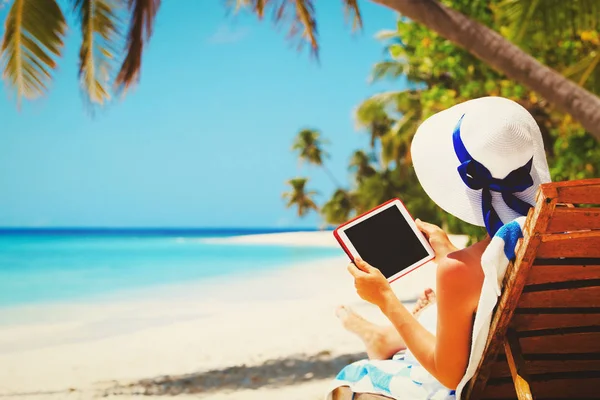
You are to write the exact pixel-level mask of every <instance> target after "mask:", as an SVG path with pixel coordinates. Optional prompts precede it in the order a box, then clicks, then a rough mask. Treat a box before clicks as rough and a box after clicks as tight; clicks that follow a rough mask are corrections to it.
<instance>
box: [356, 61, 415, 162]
mask: <svg viewBox="0 0 600 400" xmlns="http://www.w3.org/2000/svg"><path fill="white" fill-rule="evenodd" d="M398 64H400V63H399V62H398ZM378 66H379V64H376V65H375V67H374V74H375V73H377V71H378ZM419 92H420V91H419V90H417V89H406V90H402V91H392V92H384V93H379V94H376V95H374V96H372V97H370V98H368V99H366V100H365V101H363V102H362V103H361V104H360V105H359V106H358V108H357V109H356V111H355V113H354V118H355V120H356V121H357V125H358V127H363V128H366V129H367V130H369V127H371V126H372V125H373V124H374V123H377V124H379V126H380V131H379V133H378V134H377V137H378V139H379V141H380V142H381V151H380V154H381V159H380V163H381V166H382V167H383V168H384V169H385V168H387V167H388V165H389V164H390V163H391V162H396V163H401V162H402V161H404V162H410V151H409V150H410V143H411V141H412V138H413V136H414V134H415V132H416V130H417V127H418V126H419V124H420V123H421V121H422V113H421V110H422V108H423V107H422V105H421V102H420V101H421V100H420V98H419V96H420V93H419ZM375 110H376V111H375ZM369 133H370V134H371V140H372V141H373V136H374V134H373V131H372V130H369Z"/></svg>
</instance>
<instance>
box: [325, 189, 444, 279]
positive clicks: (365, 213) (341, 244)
mask: <svg viewBox="0 0 600 400" xmlns="http://www.w3.org/2000/svg"><path fill="white" fill-rule="evenodd" d="M396 200H398V201H399V202H400V203H401V204H402V206H403V207H404V208H406V206H405V205H404V203H403V202H402V200H400V199H399V198H397V197H396V198H394V199H390V200H388V201H386V202H385V203H383V204H380V205H378V206H377V207H375V208H372V209H370V210H369V211H367V212H364V213H362V214H360V215H357V216H356V217H354V218H352V219H351V220H350V221H346V222H344V223H343V224H341V225H340V226H338V227H337V228H335V229H334V231H333V236H334V237H335V239H336V240H337V241H338V243H339V244H340V246H342V249H344V252H345V253H346V255H347V256H348V258H350V261H352V262H354V257H352V254H351V253H350V250H348V248H347V247H346V245H345V244H344V242H343V241H342V239H341V238H340V235H339V233H338V230H339V229H341V228H343V227H344V226H346V225H348V224H349V223H351V222H353V221H356V220H357V219H359V218H361V217H363V216H365V215H367V214H369V213H371V212H373V211H375V210H378V209H380V208H382V207H385V206H387V205H388V204H390V203H392V202H394V201H396ZM408 215H410V213H408ZM410 219H412V220H413V222H414V219H413V217H412V215H410ZM426 239H427V238H426ZM431 260H433V258H428V259H425V261H423V262H422V263H421V264H419V265H417V266H416V267H415V268H413V269H411V270H410V271H408V272H406V273H404V274H402V275H399V276H397V277H395V278H394V279H393V280H391V281H390V283H391V282H394V281H395V280H397V279H399V278H402V277H403V276H405V275H407V274H409V273H411V272H412V271H414V270H416V269H417V268H419V267H421V266H423V265H425V264H427V263H428V262H429V261H431ZM374 267H377V266H376V265H374Z"/></svg>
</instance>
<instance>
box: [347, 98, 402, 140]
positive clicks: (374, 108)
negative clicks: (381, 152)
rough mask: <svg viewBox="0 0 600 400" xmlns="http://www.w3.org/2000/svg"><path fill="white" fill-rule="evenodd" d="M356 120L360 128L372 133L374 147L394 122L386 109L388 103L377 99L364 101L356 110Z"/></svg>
mask: <svg viewBox="0 0 600 400" xmlns="http://www.w3.org/2000/svg"><path fill="white" fill-rule="evenodd" d="M354 120H355V122H356V127H357V128H358V129H366V130H367V131H368V132H369V134H370V135H371V141H370V143H371V147H372V148H373V147H375V144H376V143H377V141H378V140H379V139H381V137H382V136H384V135H385V134H386V133H388V132H389V130H390V128H391V126H392V122H393V121H392V120H391V119H390V117H389V115H388V113H387V111H386V104H385V103H383V102H375V101H372V102H368V101H365V102H363V103H362V104H361V105H360V106H359V107H358V108H357V109H356V110H355V112H354Z"/></svg>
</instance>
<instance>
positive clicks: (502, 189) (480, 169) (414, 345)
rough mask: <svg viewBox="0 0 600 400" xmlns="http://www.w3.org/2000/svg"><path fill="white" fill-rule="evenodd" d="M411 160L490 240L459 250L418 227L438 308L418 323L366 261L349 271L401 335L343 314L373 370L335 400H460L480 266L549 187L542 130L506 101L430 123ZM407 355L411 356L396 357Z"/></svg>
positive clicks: (489, 100)
mask: <svg viewBox="0 0 600 400" xmlns="http://www.w3.org/2000/svg"><path fill="white" fill-rule="evenodd" d="M411 155H412V160H413V164H414V168H415V172H416V174H417V177H418V179H419V182H420V184H421V185H422V186H423V189H424V190H425V192H426V193H427V195H428V196H429V197H431V199H432V200H433V201H434V202H435V203H436V204H437V205H438V206H440V207H441V208H442V209H444V210H445V211H447V212H448V213H450V214H453V215H454V216H456V217H458V218H460V219H462V220H464V221H466V222H468V223H471V224H474V225H479V226H485V227H486V230H487V232H488V234H489V235H488V236H487V237H486V238H485V239H484V240H482V241H480V242H478V243H476V244H474V245H472V246H470V247H468V248H466V249H463V250H458V249H456V248H455V247H454V246H453V245H452V244H451V243H450V241H449V240H448V236H447V235H446V234H445V233H444V231H442V230H441V229H440V228H438V227H437V226H435V225H431V224H428V223H425V222H422V221H419V220H417V226H418V227H419V229H420V230H421V231H423V233H424V234H425V236H426V237H427V239H428V240H429V243H430V244H431V246H432V248H433V249H434V251H435V253H436V257H435V260H434V262H436V263H437V272H436V305H435V306H434V307H430V309H431V310H429V309H428V310H424V311H423V312H422V313H421V315H420V316H419V318H418V319H417V318H416V317H415V316H414V315H413V314H412V313H411V312H409V311H408V310H407V309H406V307H405V306H404V305H403V304H402V302H400V300H398V298H397V297H396V295H395V294H394V292H393V291H392V289H391V288H390V285H389V283H388V282H387V280H386V278H385V277H384V276H383V275H382V274H381V272H379V270H378V269H377V268H376V267H377V266H371V265H369V264H368V263H366V262H365V261H363V260H360V259H356V260H354V262H353V263H351V264H350V265H349V266H348V271H349V272H350V273H351V274H352V276H353V277H354V280H355V286H356V290H357V292H358V294H359V296H360V297H361V298H363V299H364V300H366V301H368V302H370V303H372V304H374V305H376V306H378V307H379V308H380V309H381V311H382V312H383V313H384V315H385V316H386V317H387V318H388V319H389V321H390V322H391V324H392V326H391V327H381V326H376V325H374V324H371V323H369V322H368V321H365V320H364V319H362V318H361V317H359V316H358V315H356V314H354V313H353V312H351V311H350V310H348V309H346V308H344V307H342V308H340V309H339V310H338V316H339V317H340V319H341V320H342V322H343V324H344V326H346V328H347V329H349V330H350V331H352V332H354V333H356V334H357V335H359V336H360V337H361V339H362V340H363V341H364V342H365V344H366V347H367V352H368V355H369V358H370V361H368V362H367V361H360V362H358V363H355V364H352V365H350V366H348V367H346V368H344V369H343V370H342V371H341V372H340V374H339V375H338V379H337V381H336V382H337V383H338V386H339V387H338V388H337V389H335V390H334V391H333V392H332V394H333V398H334V399H335V398H340V399H342V398H352V393H353V392H363V391H369V392H375V393H379V394H383V395H387V396H391V397H394V398H406V399H411V400H412V399H418V398H423V399H429V398H436V399H437V398H454V389H456V387H457V386H458V385H459V382H461V380H462V378H463V375H464V374H465V370H466V368H467V365H468V362H469V353H470V344H471V335H472V330H473V320H474V316H475V313H476V311H477V304H478V301H479V297H480V294H481V288H482V283H483V277H484V275H483V272H482V268H481V256H482V254H483V253H484V251H485V250H486V247H487V245H488V244H489V243H490V240H491V239H490V237H491V236H493V235H494V234H495V233H496V232H497V231H498V229H499V228H500V227H501V226H502V225H503V224H504V223H507V222H509V221H512V220H514V219H515V218H517V217H519V216H523V215H526V214H527V211H528V210H529V208H530V207H531V205H532V204H534V199H535V193H536V190H537V187H538V186H539V184H540V183H544V182H549V181H550V174H549V171H548V164H547V161H546V156H545V152H544V147H543V141H542V136H541V132H540V130H539V127H538V126H537V124H536V122H535V120H534V119H533V117H532V116H531V115H530V114H529V112H527V110H525V109H524V108H523V107H521V106H520V105H519V104H517V103H515V102H513V101H511V100H508V99H504V98H500V97H484V98H480V99H475V100H470V101H467V102H464V103H461V104H458V105H456V106H454V107H451V108H449V109H448V110H445V111H442V112H440V113H437V114H435V115H433V116H432V117H430V118H428V119H427V120H426V121H425V122H423V124H422V125H421V126H420V127H419V129H418V131H417V133H416V134H415V137H414V139H413V143H412V146H411ZM427 316H428V317H427ZM404 348H406V349H407V350H406V353H400V354H397V355H395V356H394V354H395V353H397V352H398V351H399V350H402V349H404ZM392 356H393V358H392V359H389V358H390V357H392ZM365 388H368V389H365Z"/></svg>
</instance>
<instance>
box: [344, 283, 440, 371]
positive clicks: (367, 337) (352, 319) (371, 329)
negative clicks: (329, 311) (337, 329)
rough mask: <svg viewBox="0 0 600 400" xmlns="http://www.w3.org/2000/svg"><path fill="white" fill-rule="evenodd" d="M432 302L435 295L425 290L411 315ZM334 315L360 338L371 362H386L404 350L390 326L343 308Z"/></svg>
mask: <svg viewBox="0 0 600 400" xmlns="http://www.w3.org/2000/svg"><path fill="white" fill-rule="evenodd" d="M433 302H435V293H434V292H433V290H432V289H426V290H425V291H424V292H423V295H422V296H421V297H420V298H419V300H418V301H417V304H416V305H415V308H414V309H413V314H414V315H415V316H416V315H418V314H419V313H420V312H421V311H422V310H423V309H424V308H425V307H427V306H428V305H429V304H432V303H433ZM336 315H337V316H338V318H339V319H340V321H342V324H343V325H344V328H346V329H347V330H349V331H350V332H352V333H354V334H356V335H358V337H360V338H361V340H362V341H363V343H364V344H365V347H366V350H367V355H368V356H369V359H371V360H387V359H389V358H391V357H392V356H393V355H394V354H396V353H397V352H398V351H400V350H404V349H406V344H405V343H404V340H403V339H402V337H401V336H400V334H399V333H398V331H397V330H396V328H394V327H393V326H392V325H387V326H382V325H376V324H374V323H372V322H369V321H367V320H366V319H364V318H363V317H361V316H360V315H358V314H357V313H355V312H354V311H352V309H350V308H348V307H345V306H340V307H338V309H337V311H336Z"/></svg>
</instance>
